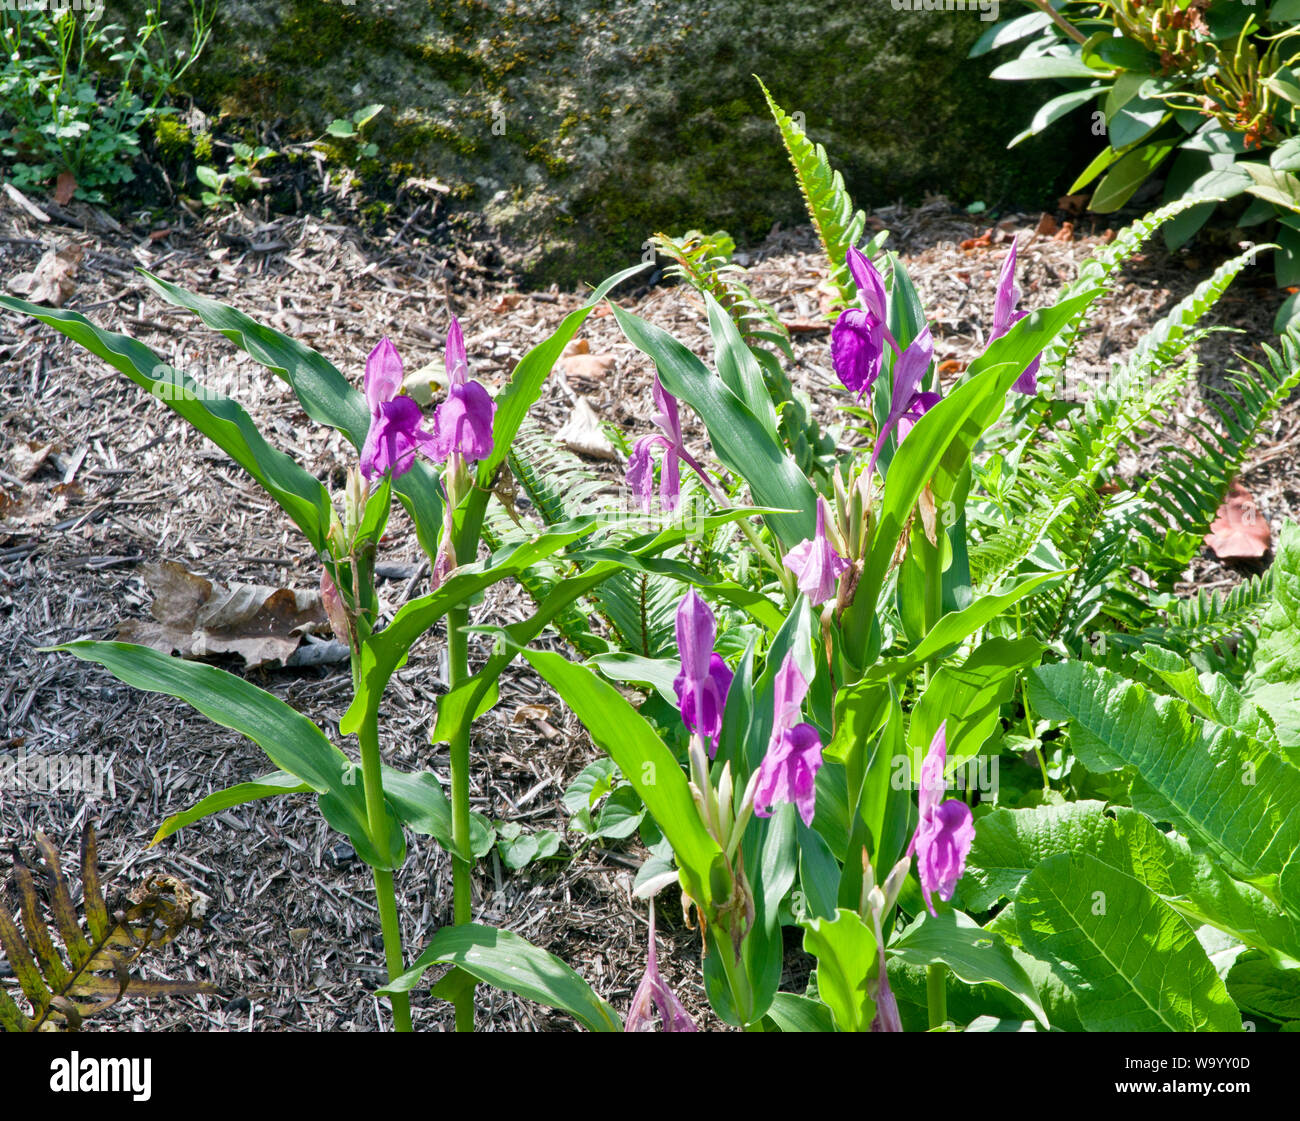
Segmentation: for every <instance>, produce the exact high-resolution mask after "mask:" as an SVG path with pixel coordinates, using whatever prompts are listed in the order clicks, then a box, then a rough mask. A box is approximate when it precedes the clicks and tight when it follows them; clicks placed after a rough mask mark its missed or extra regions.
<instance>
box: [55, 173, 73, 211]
mask: <svg viewBox="0 0 1300 1121" xmlns="http://www.w3.org/2000/svg"><path fill="white" fill-rule="evenodd" d="M76 193H77V177H76V176H75V175H73V174H72V172H70V171H60V172H59V177H58V179H57V180H55V183H54V201H55V202H57V203H58V204H59V205H60V206H67V205H68V203H70V202H71V201H72V196H73V195H75V194H76Z"/></svg>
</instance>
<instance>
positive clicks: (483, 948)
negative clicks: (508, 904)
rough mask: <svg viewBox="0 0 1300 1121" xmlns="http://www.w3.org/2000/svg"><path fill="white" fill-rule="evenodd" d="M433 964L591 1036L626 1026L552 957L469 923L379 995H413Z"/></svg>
mask: <svg viewBox="0 0 1300 1121" xmlns="http://www.w3.org/2000/svg"><path fill="white" fill-rule="evenodd" d="M435 965H456V966H458V967H459V968H461V969H463V970H464V971H465V972H466V973H469V974H470V975H471V976H473V977H474V978H476V979H477V980H479V981H482V982H483V983H484V984H485V985H492V986H493V987H494V988H498V989H504V990H505V991H506V992H511V993H515V994H517V995H519V996H522V997H524V998H525V999H527V1000H534V1001H536V1002H537V1003H538V1004H545V1005H546V1006H547V1007H549V1008H558V1009H559V1010H560V1011H561V1012H567V1013H568V1014H569V1015H570V1016H572V1017H573V1018H574V1019H575V1020H577V1021H578V1022H579V1023H580V1024H582V1025H583V1026H584V1027H585V1028H587V1029H588V1030H590V1031H622V1030H623V1021H622V1020H620V1019H619V1016H618V1013H617V1012H615V1011H614V1009H612V1008H611V1007H610V1006H609V1005H608V1004H606V1003H605V1001H603V1000H601V999H600V997H598V996H597V995H596V994H595V993H594V992H593V991H592V989H591V986H590V985H588V984H587V982H586V981H584V980H583V979H582V978H581V977H580V976H578V974H577V973H575V972H574V971H573V970H572V969H570V968H569V966H567V965H565V964H564V962H562V961H561V960H560V959H559V958H557V957H556V956H555V955H554V954H550V953H547V952H546V951H545V950H542V949H539V948H538V947H537V946H534V945H533V944H532V943H531V942H529V941H528V940H527V939H526V938H522V937H520V936H519V935H518V934H514V933H513V932H511V931H509V930H497V929H496V928H495V927H490V926H480V925H478V924H477V923H465V924H464V925H462V926H445V927H443V928H442V929H441V930H440V931H438V933H437V934H435V935H434V936H433V940H432V941H431V942H430V943H429V945H428V948H427V949H426V950H425V951H424V953H422V954H421V955H420V956H419V957H418V958H416V960H415V964H414V965H412V966H411V968H410V969H409V970H407V971H406V972H405V973H403V974H402V975H401V976H400V977H398V978H396V979H394V980H392V981H390V982H389V983H388V984H387V985H385V986H384V987H383V988H382V989H380V990H379V991H380V992H381V993H385V994H388V995H392V994H394V993H406V992H410V991H411V990H412V989H413V988H415V986H416V985H418V984H419V983H420V979H421V978H422V977H423V976H424V974H425V972H426V971H427V970H428V969H429V968H430V967H432V966H435Z"/></svg>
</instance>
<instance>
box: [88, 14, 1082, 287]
mask: <svg viewBox="0 0 1300 1121" xmlns="http://www.w3.org/2000/svg"><path fill="white" fill-rule="evenodd" d="M145 2H146V0H110V7H112V6H114V5H116V7H117V8H119V9H131V8H134V9H135V10H136V12H137V14H138V11H139V10H140V9H141V8H143V6H144V3H145ZM173 5H174V6H175V7H176V8H177V9H178V10H179V11H183V9H184V3H183V0H171V5H169V7H170V6H173ZM167 14H168V15H169V16H170V15H172V13H171V12H170V11H168V12H167ZM182 18H183V17H182ZM122 22H124V23H126V25H127V26H132V24H131V23H130V18H129V17H128V19H125V20H122ZM987 26H988V25H987V24H986V23H983V22H981V21H980V20H979V19H978V18H977V16H976V15H975V14H974V13H965V12H952V13H947V12H907V13H901V12H896V11H894V10H893V8H892V6H891V5H888V4H884V3H876V4H869V5H863V4H862V3H861V0H773V2H772V3H771V4H767V5H754V4H752V3H750V2H747V0H710V3H709V4H708V5H707V7H700V6H698V3H697V0H657V2H656V3H646V4H637V5H629V4H627V3H626V2H625V0H373V2H370V3H367V4H366V5H364V6H361V5H348V4H345V3H341V2H336V0H222V7H221V9H220V14H219V16H218V25H217V28H216V30H215V33H214V36H213V41H212V44H211V46H210V47H209V48H208V51H207V52H206V54H205V55H204V57H203V58H202V59H201V60H200V61H199V63H198V64H197V65H196V67H195V68H194V70H193V71H191V74H190V75H187V78H186V82H187V84H188V86H189V89H190V92H192V93H194V95H195V96H196V97H197V98H198V100H199V102H200V104H202V105H203V106H204V107H205V108H211V107H214V106H215V107H219V108H220V109H221V110H223V111H225V112H227V113H230V114H233V115H235V116H242V117H246V118H252V119H268V120H270V119H274V120H283V121H287V122H288V126H287V130H288V132H289V134H290V135H291V136H292V135H294V134H295V133H296V135H297V136H298V137H299V138H306V137H315V136H319V135H320V134H321V132H323V131H324V128H325V126H326V125H328V123H329V121H330V120H331V119H332V118H333V117H336V116H342V115H344V114H345V113H349V112H351V111H353V110H355V109H356V108H357V107H359V106H360V105H363V104H366V103H369V102H373V101H379V102H383V103H385V104H386V105H388V106H390V108H391V109H392V112H390V113H385V114H383V116H382V117H381V118H380V119H379V120H377V121H376V124H375V127H374V130H373V133H372V136H373V139H374V140H375V142H376V143H377V144H378V145H379V150H380V156H379V159H378V160H377V161H376V166H382V167H384V168H387V169H389V170H390V171H391V172H392V173H393V174H395V175H397V174H403V175H405V174H414V175H432V176H435V177H437V178H439V179H441V180H443V181H444V182H447V183H450V184H453V185H454V191H453V196H454V198H455V199H456V200H458V201H460V202H462V203H473V204H474V205H478V206H482V207H484V208H485V213H486V214H487V216H488V217H489V219H490V220H491V221H492V222H493V223H495V224H496V226H497V228H498V230H499V232H501V233H502V234H503V235H504V236H505V237H507V238H508V239H513V240H515V241H516V242H518V243H519V244H521V245H541V246H542V247H543V248H542V249H541V250H540V251H539V252H538V253H537V255H536V265H535V268H534V270H533V271H534V276H535V278H536V279H540V280H550V279H558V280H563V281H566V282H567V281H571V280H578V279H582V280H591V279H597V278H598V275H599V270H600V269H601V268H603V267H605V266H606V265H608V264H611V263H613V264H621V263H624V262H626V261H628V260H631V259H634V257H635V256H636V255H638V254H639V252H640V245H641V242H642V241H643V240H644V239H645V237H646V236H647V235H648V233H650V232H652V231H653V230H655V229H669V230H680V229H683V228H689V227H690V226H705V227H708V228H714V227H717V226H723V227H725V228H727V229H729V230H731V231H732V233H733V234H734V235H735V236H736V237H737V238H739V239H741V240H744V239H746V238H753V237H757V236H761V235H762V234H763V233H765V232H766V231H767V230H768V229H769V228H770V227H771V224H772V222H773V221H777V220H781V221H791V220H796V219H798V218H799V217H800V215H801V213H802V211H801V205H800V200H799V196H798V193H797V190H796V188H795V186H794V183H793V181H792V179H791V176H790V171H789V166H788V164H787V162H786V159H785V154H784V152H783V150H782V149H781V147H780V144H779V141H778V139H777V134H776V130H775V127H774V126H773V125H772V123H771V120H770V118H769V117H768V114H767V110H766V107H765V106H764V104H763V102H762V98H761V96H760V93H759V90H758V87H757V85H756V84H755V83H754V82H753V80H752V78H751V76H750V75H751V72H753V71H755V70H757V71H759V72H760V73H762V75H763V77H764V79H765V80H766V81H767V82H768V85H769V87H770V88H771V89H772V91H773V93H774V95H775V96H776V98H777V99H778V101H780V102H781V103H782V104H783V105H784V106H786V108H788V109H789V110H791V111H802V112H803V113H804V114H805V116H806V119H807V127H808V131H809V133H810V135H811V136H813V137H814V138H815V139H817V140H820V141H822V142H823V143H825V144H826V146H827V148H828V150H829V151H830V152H831V155H832V159H833V160H834V161H835V163H836V165H837V166H838V167H839V168H840V169H841V170H842V171H843V172H844V175H845V178H846V181H847V182H848V184H849V186H850V189H851V190H852V192H853V195H854V197H855V199H856V201H857V202H858V203H859V205H864V206H870V205H873V204H875V205H884V204H886V203H890V202H893V201H894V200H895V199H897V198H904V199H911V200H919V198H920V197H921V196H922V195H923V194H924V193H925V192H927V191H942V192H943V193H945V194H947V195H948V196H949V197H950V198H952V199H953V200H954V201H955V202H960V203H969V202H972V201H976V200H979V201H982V202H984V203H986V204H987V205H989V206H990V207H996V206H998V205H999V204H1017V205H1022V206H1026V207H1030V206H1038V205H1044V204H1046V203H1047V202H1048V201H1050V200H1051V199H1053V198H1054V197H1055V196H1056V195H1057V194H1059V193H1060V189H1061V188H1062V187H1063V186H1064V185H1065V184H1064V182H1063V176H1065V175H1067V174H1069V173H1070V172H1072V171H1077V170H1078V168H1077V167H1067V166H1064V164H1063V160H1062V155H1061V153H1063V152H1065V153H1069V154H1070V155H1071V156H1072V155H1073V147H1072V145H1071V144H1070V139H1071V137H1070V134H1069V131H1068V129H1067V128H1066V127H1064V125H1063V123H1058V124H1057V125H1056V126H1054V128H1053V130H1052V133H1051V135H1050V137H1040V138H1036V140H1034V141H1031V142H1029V143H1027V144H1024V145H1022V146H1020V147H1018V148H1017V149H1015V150H1014V151H1012V152H1007V151H1006V149H1005V144H1006V142H1007V140H1008V139H1009V138H1010V137H1011V136H1012V135H1013V134H1014V133H1015V132H1017V131H1019V129H1020V128H1021V127H1023V126H1024V124H1025V122H1026V121H1027V119H1028V117H1029V115H1030V113H1031V111H1032V109H1033V107H1034V106H1035V105H1036V104H1037V103H1038V102H1039V101H1041V100H1043V99H1045V98H1046V97H1047V96H1050V93H1051V91H1050V90H1049V89H1037V88H1035V87H1034V86H1025V85H1022V84H1019V83H999V82H993V81H991V80H990V79H989V78H988V73H989V71H990V70H991V69H992V68H993V66H994V65H996V62H997V61H1001V58H997V59H989V58H987V57H986V58H981V59H976V60H967V59H966V57H965V56H966V53H967V50H968V49H969V46H970V44H971V43H973V41H974V40H975V38H976V37H977V36H978V35H979V34H980V33H981V32H982V31H983V30H985V28H986V27H987ZM498 110H503V111H504V112H505V114H506V130H505V133H504V135H500V134H495V133H494V132H493V129H492V125H493V121H494V113H495V112H496V111H498ZM1083 149H1084V150H1086V145H1085V146H1083ZM1085 158H1086V155H1085ZM539 173H540V174H541V180H540V181H539V179H538V175H539Z"/></svg>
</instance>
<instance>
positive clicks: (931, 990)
mask: <svg viewBox="0 0 1300 1121" xmlns="http://www.w3.org/2000/svg"><path fill="white" fill-rule="evenodd" d="M925 1003H926V1007H927V1008H929V1010H930V1028H931V1030H933V1029H935V1028H941V1027H943V1025H944V1024H946V1023H947V1022H948V967H947V966H946V965H944V964H943V962H936V963H935V964H934V965H927V966H926V967H925Z"/></svg>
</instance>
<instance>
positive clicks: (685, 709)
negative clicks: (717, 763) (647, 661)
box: [673, 588, 732, 758]
mask: <svg viewBox="0 0 1300 1121" xmlns="http://www.w3.org/2000/svg"><path fill="white" fill-rule="evenodd" d="M716 635H717V623H716V621H715V620H714V618H713V612H712V611H711V610H709V605H708V604H707V603H705V602H704V600H703V599H701V598H700V596H699V594H698V593H697V592H696V591H695V589H694V588H692V589H691V590H690V591H689V592H687V593H686V595H684V596H683V597H682V602H681V603H680V604H679V605H678V608H677V649H678V652H679V653H680V654H681V659H682V668H681V672H680V673H678V675H677V678H676V680H675V681H674V682H673V692H675V693H676V694H677V704H678V707H679V708H680V709H681V713H682V723H684V724H685V725H686V727H688V728H689V729H690V730H691V731H692V732H694V733H695V734H696V735H698V736H699V737H700V739H702V740H704V741H705V742H706V743H708V745H709V757H710V758H712V757H713V756H714V755H715V754H717V750H718V735H719V733H721V731H722V713H723V710H724V709H725V708H726V707H727V691H728V690H729V689H730V688H731V678H732V673H731V670H729V669H728V668H727V663H726V662H724V661H723V660H722V658H721V657H720V656H719V655H718V654H715V653H714V652H713V640H714V638H715V637H716Z"/></svg>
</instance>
